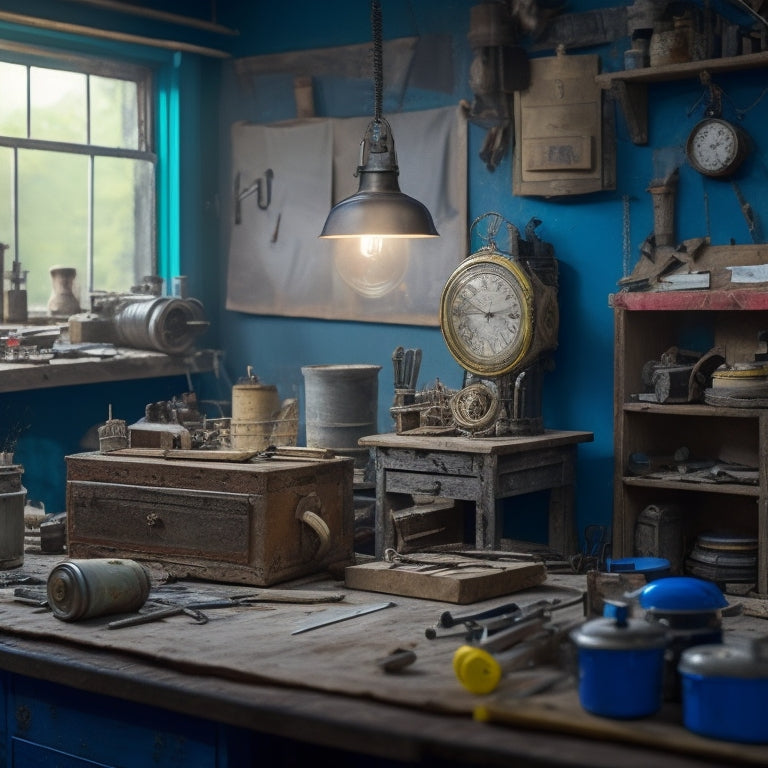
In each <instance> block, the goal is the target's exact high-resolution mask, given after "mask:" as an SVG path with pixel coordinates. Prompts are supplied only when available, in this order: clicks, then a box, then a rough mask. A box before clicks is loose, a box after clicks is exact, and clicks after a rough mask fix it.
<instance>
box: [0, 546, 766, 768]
mask: <svg viewBox="0 0 768 768" xmlns="http://www.w3.org/2000/svg"><path fill="white" fill-rule="evenodd" d="M61 559H62V557H60V556H59V557H55V556H44V555H42V556H34V557H32V556H30V555H28V554H27V555H26V556H25V563H24V565H23V567H22V569H21V570H23V571H24V572H25V573H28V574H32V575H34V574H35V573H37V574H39V575H42V576H44V575H45V574H46V573H48V572H49V570H50V569H51V568H52V567H53V565H55V564H56V563H58V562H60V561H61ZM7 574H8V572H6V575H7ZM158 574H160V575H161V572H159V571H157V570H156V569H154V570H153V580H154V581H155V583H156V579H157V578H158ZM584 584H585V577H584V576H579V575H573V576H568V575H561V576H558V575H557V574H551V575H550V576H548V583H547V584H545V585H543V586H542V587H539V588H537V590H538V591H536V590H534V591H530V590H526V591H524V592H521V593H517V594H515V595H508V596H505V597H503V598H497V599H495V600H492V601H484V602H483V603H481V604H475V605H472V606H455V605H449V604H444V603H439V602H435V601H428V600H417V599H414V598H403V597H399V596H385V595H382V594H377V593H368V592H362V591H358V590H348V589H346V588H345V586H344V584H343V581H339V578H338V576H337V577H336V578H334V577H333V576H332V575H328V574H318V575H317V577H316V578H307V579H304V580H302V581H300V582H291V583H290V584H287V585H280V587H281V588H289V589H311V590H323V589H329V590H332V591H334V592H335V591H338V590H342V591H344V592H345V597H344V601H343V603H338V604H334V605H333V606H328V605H284V604H280V605H271V606H270V605H261V606H259V605H256V606H251V607H241V608H225V609H222V610H221V611H215V610H211V611H209V612H208V615H209V617H210V621H209V623H208V624H206V625H197V624H193V623H191V622H190V619H189V617H187V616H183V615H180V616H175V617H172V618H167V619H164V620H162V621H156V622H153V623H150V624H145V625H141V626H134V627H130V628H125V629H120V630H112V631H109V630H108V628H107V627H106V624H107V622H108V621H109V620H111V619H114V618H115V617H97V618H94V619H89V620H86V621H84V622H62V621H60V620H58V619H56V618H55V617H54V616H52V615H51V614H50V613H48V612H46V611H41V610H40V609H37V608H34V607H31V606H29V605H24V604H20V603H18V602H15V601H13V598H12V589H11V588H5V589H0V669H3V670H6V671H8V672H11V673H15V674H19V675H23V676H27V677H33V678H38V679H41V680H45V681H48V682H49V683H51V684H57V685H64V686H69V687H73V688H76V689H81V690H85V691H88V692H91V693H94V694H97V695H103V696H106V697H118V698H121V699H125V700H128V701H132V702H136V703H139V704H146V705H152V706H158V707H161V708H165V709H168V710H170V711H174V712H178V713H181V714H185V715H189V716H194V717H202V718H205V719H207V720H213V721H215V722H222V723H226V724H229V725H232V726H234V727H238V728H243V729H249V730H256V731H259V732H261V733H266V734H272V735H275V736H277V737H281V738H286V739H292V740H299V741H302V742H304V743H310V744H318V745H325V746H335V747H339V748H343V749H348V750H351V751H353V752H356V753H358V754H360V755H366V756H375V757H380V758H388V759H390V760H398V761H403V762H412V763H419V762H425V761H430V760H431V761H439V760H441V759H444V758H446V757H449V758H450V759H451V760H453V761H456V763H461V762H464V763H465V764H483V765H500V766H501V765H507V766H508V765H512V764H520V763H521V761H522V762H523V763H524V764H527V765H533V764H536V765H551V766H555V765H558V766H583V765H590V766H594V767H595V768H598V767H602V766H605V767H606V768H615V766H616V765H621V766H622V768H646V766H648V765H653V764H654V762H657V763H658V762H660V761H662V762H663V765H664V766H665V768H693V767H694V766H700V765H702V760H703V759H706V760H712V761H714V764H718V763H720V764H723V760H724V757H723V756H724V755H725V754H727V755H728V756H729V759H728V760H726V761H725V762H728V764H732V763H733V760H732V759H731V758H733V757H734V756H735V755H738V754H739V753H740V752H741V753H742V754H743V755H746V756H747V758H749V757H750V755H752V756H754V755H763V757H764V752H763V751H761V750H760V748H759V747H758V748H755V749H753V750H750V748H748V747H745V748H743V749H742V748H741V747H740V746H739V745H728V744H724V743H722V744H721V743H718V742H713V741H712V740H705V739H700V738H698V737H694V735H692V734H689V733H688V732H687V731H685V730H684V729H683V728H682V726H680V725H679V718H680V710H679V706H677V707H676V708H675V707H674V706H673V707H672V709H671V710H670V711H669V712H665V713H664V717H654V718H647V719H645V720H641V721H633V722H631V723H628V724H627V723H621V722H617V721H605V720H603V719H601V718H595V717H592V716H587V717H586V720H585V714H584V713H583V712H582V711H581V709H580V707H579V705H578V699H577V698H576V694H575V687H574V686H575V676H570V675H566V676H565V677H564V678H562V680H561V684H560V685H561V689H560V690H557V689H553V693H552V694H551V696H552V697H553V698H551V699H547V698H546V697H547V695H548V694H542V695H541V696H538V695H534V696H530V697H527V698H520V697H519V696H518V695H517V694H516V691H517V690H518V687H517V686H518V685H519V679H516V678H514V676H513V675H511V674H509V675H505V676H504V678H503V679H502V681H501V683H500V684H499V687H498V689H497V690H496V691H494V692H493V693H491V694H488V695H482V696H477V695H474V694H471V693H470V692H469V691H466V690H464V689H463V688H462V686H461V685H460V684H459V682H458V681H457V680H456V679H455V676H454V674H453V671H452V664H451V659H452V656H453V654H454V652H455V650H456V649H457V648H458V647H459V646H460V645H461V644H462V643H463V642H464V641H463V639H462V637H460V636H447V637H446V636H442V633H441V636H440V637H438V638H437V639H429V638H427V637H426V636H425V627H426V626H434V624H435V621H436V619H437V617H438V616H440V615H441V614H442V613H443V611H445V610H451V611H452V612H454V614H455V615H458V614H459V613H460V612H467V611H468V610H470V609H472V610H476V609H479V608H481V607H482V608H483V609H486V608H489V607H493V606H496V605H500V604H503V603H506V602H509V601H510V600H514V601H516V602H518V603H519V604H521V605H524V604H527V603H528V602H529V601H530V600H531V599H533V598H534V597H536V596H538V597H539V598H540V597H541V591H540V590H542V589H544V592H545V593H546V594H549V595H550V596H552V595H554V594H557V593H558V592H561V593H562V594H571V595H573V592H574V590H576V591H578V590H579V589H581V588H582V587H583V586H584ZM167 587H168V588H169V591H170V592H172V593H173V594H174V595H176V598H177V599H178V598H179V597H180V596H182V595H183V593H184V590H185V589H188V590H191V592H192V593H194V594H195V595H196V596H197V594H198V592H200V591H203V592H206V591H207V592H210V594H211V595H219V594H220V593H221V592H222V590H224V591H228V592H232V593H234V592H237V591H238V590H246V591H251V592H253V591H254V590H253V588H245V587H227V586H226V585H221V584H219V585H211V584H207V583H205V582H202V583H198V582H178V583H176V584H169V585H167ZM162 588H163V585H162V584H160V585H159V586H157V587H156V588H155V587H153V595H151V596H150V597H153V596H155V597H156V596H157V593H156V592H155V591H154V590H155V589H157V590H162ZM386 600H391V601H393V602H394V603H395V606H394V607H390V608H388V609H386V610H380V611H378V612H376V613H371V614H368V615H365V616H360V617H358V618H356V619H354V620H351V621H344V622H341V623H337V624H334V625H331V626H327V627H325V628H323V629H320V630H317V631H311V632H306V633H303V634H292V630H293V629H295V628H296V627H297V626H301V625H304V624H306V623H307V621H308V619H309V618H311V616H315V617H319V616H322V615H323V613H325V612H326V611H335V610H338V609H339V608H341V607H343V606H345V605H346V606H347V607H353V606H360V605H367V604H370V603H376V602H382V601H386ZM729 620H730V619H729ZM733 621H737V619H735V618H734V619H733ZM735 626H741V625H735ZM459 634H461V632H460V633H459ZM396 648H410V649H412V650H413V651H414V652H415V654H416V657H417V660H416V662H415V663H414V664H413V665H412V666H410V667H407V668H406V669H404V670H402V671H401V672H399V673H395V674H386V673H384V672H383V670H382V669H381V668H380V667H379V666H378V665H377V663H376V660H377V659H378V658H380V657H381V656H383V655H385V653H386V652H388V651H390V652H391V651H392V650H394V649H396ZM515 674H518V675H519V674H522V673H515ZM525 675H530V670H528V671H527V672H525V674H524V675H523V676H525ZM561 677H562V676H561ZM558 697H559V698H558ZM480 705H489V706H488V709H487V711H488V712H493V711H494V706H496V707H501V708H502V710H503V713H506V714H509V715H510V716H511V717H513V718H515V717H519V716H520V715H524V716H526V717H527V718H528V724H527V725H521V724H520V721H519V720H518V722H517V724H515V722H514V721H510V722H503V717H502V718H496V719H495V721H494V722H490V723H489V722H481V721H478V720H477V719H475V718H473V712H475V711H478V708H479V707H480ZM491 705H492V706H491ZM105 706H108V699H105ZM536 712H541V713H542V716H541V718H540V719H537V716H536ZM531 713H533V716H532V714H531ZM553 713H554V721H553ZM545 715H546V716H545ZM687 749H688V750H690V751H688V752H686V750H687ZM724 750H726V751H725V752H724ZM707 755H708V757H704V756H707Z"/></svg>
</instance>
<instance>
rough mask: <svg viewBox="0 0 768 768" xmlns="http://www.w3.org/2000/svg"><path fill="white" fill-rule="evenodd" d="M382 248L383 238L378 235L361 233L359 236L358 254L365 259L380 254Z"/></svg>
mask: <svg viewBox="0 0 768 768" xmlns="http://www.w3.org/2000/svg"><path fill="white" fill-rule="evenodd" d="M383 248H384V238H383V237H380V236H379V235H363V236H362V237H361V238H360V255H361V256H365V257H366V258H367V259H373V258H376V257H377V256H381V252H382V250H383Z"/></svg>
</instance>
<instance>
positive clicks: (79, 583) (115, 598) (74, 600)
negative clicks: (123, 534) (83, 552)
mask: <svg viewBox="0 0 768 768" xmlns="http://www.w3.org/2000/svg"><path fill="white" fill-rule="evenodd" d="M150 587H151V581H150V578H149V571H147V569H146V568H145V567H144V566H143V565H140V564H139V563H137V562H136V561H134V560H121V559H117V558H104V559H99V558H95V559H92V560H65V561H64V562H62V563H59V564H58V565H57V566H55V567H54V568H53V569H52V570H51V572H50V573H49V574H48V605H49V606H50V608H51V611H53V615H54V616H56V618H58V619H62V620H64V621H78V620H80V619H90V618H93V617H95V616H106V615H108V614H113V613H129V612H131V611H138V610H139V608H141V606H142V605H144V603H145V602H146V600H147V597H149V590H150Z"/></svg>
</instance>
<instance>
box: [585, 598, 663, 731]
mask: <svg viewBox="0 0 768 768" xmlns="http://www.w3.org/2000/svg"><path fill="white" fill-rule="evenodd" d="M570 636H571V640H572V641H573V643H574V644H575V645H576V647H577V648H578V657H579V701H580V702H581V706H582V707H584V709H585V710H587V712H591V713H592V714H594V715H601V716H602V717H611V718H616V719H631V718H639V717H648V716H649V715H652V714H654V713H655V712H657V711H658V710H659V709H660V708H661V704H662V701H663V678H664V651H665V648H666V644H667V639H666V633H665V631H664V629H663V627H661V626H660V625H658V624H655V623H649V622H647V621H644V620H642V619H628V618H627V608H626V606H615V605H612V604H610V603H608V604H606V616H605V617H604V618H602V619H594V620H593V621H588V622H586V623H585V624H583V625H582V626H581V627H579V628H577V629H575V630H573V632H571V635H570Z"/></svg>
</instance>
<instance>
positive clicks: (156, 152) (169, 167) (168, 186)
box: [0, 25, 182, 292]
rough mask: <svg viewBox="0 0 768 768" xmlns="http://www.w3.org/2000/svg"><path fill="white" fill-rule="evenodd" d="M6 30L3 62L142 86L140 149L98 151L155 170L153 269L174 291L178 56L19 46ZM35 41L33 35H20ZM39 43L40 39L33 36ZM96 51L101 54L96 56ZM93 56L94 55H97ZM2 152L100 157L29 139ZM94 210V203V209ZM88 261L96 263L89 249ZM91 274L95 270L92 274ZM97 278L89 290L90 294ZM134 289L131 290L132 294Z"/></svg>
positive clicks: (111, 47)
mask: <svg viewBox="0 0 768 768" xmlns="http://www.w3.org/2000/svg"><path fill="white" fill-rule="evenodd" d="M4 26H5V25H0V59H2V60H3V61H6V62H9V63H16V64H23V65H25V66H43V67H49V68H54V69H64V70H68V71H72V72H80V73H85V74H93V75H102V76H107V77H125V75H126V74H130V76H131V77H132V79H134V80H135V81H136V82H137V86H138V88H139V92H140V94H141V97H140V99H139V105H138V108H139V149H137V150H126V149H113V148H107V147H100V146H98V145H94V146H96V148H97V149H98V152H97V153H95V154H98V155H102V156H115V157H129V158H138V159H142V160H149V161H150V162H152V163H153V165H154V167H155V187H154V196H155V199H154V210H153V229H154V231H153V232H152V233H151V234H150V236H149V238H148V239H149V242H150V243H151V247H152V254H151V263H152V264H153V265H154V272H155V274H157V275H159V276H160V277H162V278H163V279H164V281H165V283H166V285H167V286H170V280H171V275H173V274H178V273H179V265H180V236H179V228H180V220H181V210H180V189H179V184H180V132H181V125H180V112H181V107H180V93H179V90H180V84H179V83H180V69H181V63H182V62H181V58H182V57H181V54H180V53H178V52H169V51H158V50H156V49H145V48H143V47H141V46H134V45H124V44H121V43H115V42H110V43H109V44H107V45H104V44H97V45H96V46H94V44H93V41H88V40H83V41H78V40H76V39H73V38H72V36H69V35H63V34H62V35H59V34H56V35H53V37H54V38H55V45H53V46H51V45H49V43H50V37H51V35H45V36H44V37H45V38H46V39H45V42H44V44H41V43H39V42H37V41H36V40H33V42H31V43H30V42H24V41H16V40H14V39H13V38H14V35H13V34H12V33H9V32H8V30H7V29H3V27H4ZM20 37H22V38H25V39H26V38H29V33H28V31H27V30H25V34H22V35H20ZM32 37H33V38H34V37H35V35H32ZM93 49H95V50H93ZM92 51H93V52H92ZM0 146H17V147H20V148H32V149H47V150H57V149H59V148H62V147H63V148H65V151H68V152H72V153H74V154H81V155H88V154H94V152H93V151H92V147H91V145H82V147H83V150H82V151H81V152H78V151H73V148H74V147H76V146H77V145H72V144H67V143H66V142H64V143H59V142H55V141H44V140H39V139H29V138H23V139H19V138H12V139H7V138H6V137H0ZM91 205H92V203H91ZM89 239H92V232H90V233H89ZM88 247H89V253H88V261H89V265H90V263H91V260H92V253H91V251H90V248H91V245H90V244H89V246H88ZM89 272H90V268H89ZM90 282H91V276H90V274H89V275H88V285H87V290H88V291H89V292H90V291H91V288H92V286H91V285H90ZM127 288H128V286H127V287H126V289H127Z"/></svg>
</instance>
